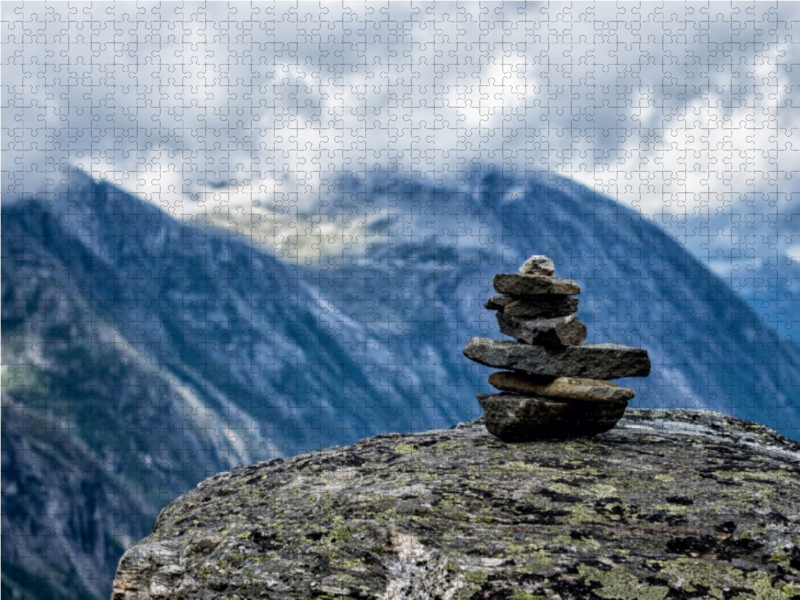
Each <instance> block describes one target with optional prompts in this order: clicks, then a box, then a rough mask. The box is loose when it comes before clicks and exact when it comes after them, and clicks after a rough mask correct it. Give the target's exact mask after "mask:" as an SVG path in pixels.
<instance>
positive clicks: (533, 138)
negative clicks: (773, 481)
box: [2, 2, 800, 218]
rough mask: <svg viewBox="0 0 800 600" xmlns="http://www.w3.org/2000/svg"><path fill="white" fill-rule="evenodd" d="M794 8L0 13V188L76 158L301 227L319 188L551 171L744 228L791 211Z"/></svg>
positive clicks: (166, 200) (22, 9)
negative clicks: (734, 216) (292, 219)
mask: <svg viewBox="0 0 800 600" xmlns="http://www.w3.org/2000/svg"><path fill="white" fill-rule="evenodd" d="M797 15H798V9H797V7H796V5H794V4H792V3H786V4H780V5H779V6H778V5H773V4H770V3H764V4H758V3H756V4H753V5H739V4H733V5H715V4H711V5H709V4H695V3H687V4H673V3H666V4H657V3H649V4H647V5H643V6H641V7H640V6H637V5H633V4H628V3H620V4H611V3H599V4H594V3H580V2H576V3H571V4H569V5H564V4H552V5H551V4H540V3H524V4H520V3H503V4H478V3H463V4H459V3H456V4H454V3H440V4H436V5H434V4H424V5H419V4H417V5H413V6H412V5H411V4H408V3H397V2H392V3H391V4H389V3H367V4H358V5H352V6H345V5H341V4H334V3H330V4H329V3H320V4H310V3H300V4H298V5H291V4H274V5H262V4H256V5H252V6H251V5H245V4H239V3H232V4H227V3H188V2H187V3H181V4H175V3H147V2H139V3H136V4H132V3H111V4H109V3H100V4H97V3H95V4H91V3H72V2H69V3H57V4H46V5H45V4H39V3H26V4H24V5H23V4H22V3H3V6H2V20H3V35H4V50H5V51H4V62H5V65H4V68H3V72H2V85H3V97H4V98H5V106H4V108H3V140H4V144H3V150H4V152H3V157H2V169H3V181H4V187H5V189H6V190H7V191H16V192H19V191H22V190H26V191H31V190H30V188H31V187H32V186H35V185H38V184H39V183H40V182H41V181H42V176H43V174H44V175H46V174H47V173H48V172H52V171H53V170H54V169H56V168H57V167H58V166H59V165H60V164H71V165H77V166H81V167H82V168H83V169H84V170H87V171H90V172H91V173H92V174H94V175H95V176H98V177H104V178H108V179H111V180H113V181H115V182H116V183H118V184H120V185H122V186H124V187H125V188H126V189H128V190H130V191H133V192H136V193H138V194H140V195H143V196H145V197H147V198H148V199H150V200H152V201H153V202H156V203H158V204H160V205H162V206H164V207H170V208H171V209H172V210H173V212H176V213H181V212H185V213H187V214H188V213H202V212H206V213H207V212H213V211H215V210H216V211H217V213H219V208H220V203H228V202H233V203H234V205H235V206H238V207H240V208H244V209H247V207H252V206H254V201H255V200H257V201H259V203H271V204H272V205H273V206H279V207H286V206H291V207H294V208H297V209H299V210H312V211H313V209H314V206H315V205H316V203H318V202H319V198H320V196H321V195H324V194H325V193H326V192H327V183H326V181H327V179H328V177H327V174H329V173H331V172H342V171H352V172H356V173H361V174H366V173H368V172H371V171H373V170H375V169H376V168H384V169H385V168H386V166H387V165H394V166H398V167H400V168H402V169H404V170H406V171H409V172H416V173H419V174H421V176H423V177H425V176H433V175H434V174H435V175H436V177H437V178H439V179H441V180H443V181H445V182H450V183H454V182H458V180H459V178H460V177H463V174H464V173H466V172H469V171H471V169H472V166H473V165H474V164H476V163H483V164H486V165H489V164H494V165H495V166H497V167H500V166H504V168H506V169H508V170H516V171H520V172H525V171H534V170H547V171H552V172H557V173H559V174H562V175H564V176H567V177H570V178H573V179H575V180H577V181H579V182H581V183H584V184H586V185H589V186H591V187H593V188H595V189H597V190H598V191H601V192H603V193H605V194H608V195H610V196H612V197H614V198H617V199H618V200H620V201H621V202H623V203H625V204H628V205H630V206H632V207H634V208H636V209H638V210H640V211H642V212H644V213H646V214H649V215H653V216H654V218H655V217H657V216H658V215H659V214H669V215H673V216H682V215H683V216H684V217H685V218H688V217H690V216H696V215H702V214H716V213H720V212H722V213H725V214H728V213H737V212H742V211H744V210H745V209H746V208H751V207H748V206H746V204H745V202H746V200H745V199H744V198H745V196H746V195H747V194H750V196H751V197H752V195H753V194H760V197H762V198H766V200H764V201H763V202H764V203H763V204H760V205H758V206H756V207H754V208H751V210H750V212H751V213H753V214H754V215H757V214H760V213H761V212H763V211H773V212H774V211H779V212H780V211H791V210H796V209H793V206H794V202H793V201H792V200H793V197H792V191H793V190H794V187H795V186H796V178H795V176H794V175H795V165H796V164H798V161H797V152H798V150H800V148H798V146H797V144H796V142H795V140H796V138H797V123H798V112H797V111H798V108H797V107H794V105H793V99H792V96H793V95H794V94H793V92H794V91H795V89H796V88H797V86H798V85H800V81H798V73H800V70H798V69H797V68H795V65H796V64H797V63H798V62H800V60H798V58H800V53H799V52H798V42H797V41H795V35H794V30H795V29H796V27H795V25H796V23H797ZM220 181H225V182H227V183H228V185H227V187H224V188H223V187H221V186H220V184H219V182H220ZM220 192H225V193H220ZM222 208H225V207H224V206H223V207H222Z"/></svg>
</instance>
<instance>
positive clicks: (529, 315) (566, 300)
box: [484, 294, 578, 319]
mask: <svg viewBox="0 0 800 600" xmlns="http://www.w3.org/2000/svg"><path fill="white" fill-rule="evenodd" d="M484 306H485V308H488V309H489V310H501V311H503V314H505V315H506V316H507V317H520V318H522V319H538V318H545V319H552V318H553V317H566V316H567V315H571V314H572V313H574V312H577V311H578V299H577V298H575V297H573V296H567V295H564V294H541V295H538V296H492V297H491V298H489V300H488V301H487V302H486V304H485V305H484Z"/></svg>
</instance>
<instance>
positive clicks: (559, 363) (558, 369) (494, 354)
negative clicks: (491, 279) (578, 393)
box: [462, 337, 650, 379]
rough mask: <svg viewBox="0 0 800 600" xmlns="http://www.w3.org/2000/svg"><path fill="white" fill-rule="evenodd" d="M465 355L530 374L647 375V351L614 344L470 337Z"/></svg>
mask: <svg viewBox="0 0 800 600" xmlns="http://www.w3.org/2000/svg"><path fill="white" fill-rule="evenodd" d="M462 352H463V354H464V356H466V357H467V358H469V359H470V360H473V361H475V362H477V363H480V364H482V365H487V366H489V367H498V368H501V369H512V370H514V371H524V372H526V373H530V374H532V375H549V376H553V377H586V378H589V379H618V378H620V377H646V376H647V375H649V374H650V359H649V358H648V356H647V350H645V349H643V348H630V347H628V346H618V345H616V344H581V345H579V346H565V347H563V348H550V347H547V346H533V345H530V344H520V343H517V342H505V341H497V340H490V339H487V338H480V337H475V338H472V339H471V340H470V341H469V342H468V343H467V345H466V346H465V347H464V350H462Z"/></svg>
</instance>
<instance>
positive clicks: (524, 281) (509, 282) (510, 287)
mask: <svg viewBox="0 0 800 600" xmlns="http://www.w3.org/2000/svg"><path fill="white" fill-rule="evenodd" d="M492 283H493V284H494V289H496V290H497V291H498V292H500V293H501V294H508V295H510V296H532V295H535V294H580V293H581V288H580V286H579V285H578V284H577V283H575V282H574V281H572V280H571V279H559V278H558V277H543V276H541V275H517V274H516V273H498V274H497V275H495V276H494V279H493V281H492Z"/></svg>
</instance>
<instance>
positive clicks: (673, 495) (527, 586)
mask: <svg viewBox="0 0 800 600" xmlns="http://www.w3.org/2000/svg"><path fill="white" fill-rule="evenodd" d="M144 598H151V599H153V600H156V599H159V598H174V599H178V600H180V599H184V598H185V599H188V598H242V599H244V598H375V599H378V598H383V599H387V600H388V599H390V598H403V599H405V598H408V599H411V598H442V599H457V598H475V599H477V598H509V599H516V600H520V599H523V598H524V599H531V598H549V599H553V600H555V599H560V600H568V599H599V598H606V599H612V598H616V599H625V598H631V599H637V600H638V599H653V600H662V599H677V598H684V599H688V598H720V599H725V600H732V599H737V600H742V599H745V598H761V599H771V598H776V599H777V598H800V444H798V443H796V442H792V441H790V440H788V439H786V438H783V437H781V436H779V435H778V434H776V433H775V432H773V431H771V430H770V429H767V428H765V427H762V426H759V425H754V424H751V423H745V422H742V421H737V420H734V419H731V418H728V417H724V416H722V415H719V414H715V413H709V412H701V411H685V410H672V411H655V410H646V409H628V411H627V413H626V415H625V417H624V418H623V419H622V420H621V421H620V422H619V424H618V425H617V427H616V428H615V429H612V430H611V431H608V432H605V433H602V434H599V435H597V436H595V437H591V438H575V439H567V440H550V441H534V442H526V443H517V444H506V443H504V442H502V441H500V440H498V439H497V438H495V437H494V436H492V435H490V434H489V433H488V432H487V431H486V429H485V428H484V427H483V424H482V423H481V422H480V420H478V421H472V422H470V423H464V424H461V425H458V426H456V427H455V428H452V429H447V430H435V431H430V432H425V433H419V434H413V435H401V434H389V435H382V436H378V437H374V438H369V439H365V440H362V441H361V442H359V443H357V444H354V445H352V446H347V447H337V448H330V449H327V450H323V451H320V452H312V453H309V454H305V455H301V456H298V457H295V458H292V459H288V460H286V459H276V460H272V461H267V462H260V463H254V464H251V465H248V466H245V467H240V468H237V469H234V470H232V471H228V472H225V473H220V474H218V475H216V476H214V477H212V478H210V479H208V480H206V481H204V482H202V483H201V484H200V485H199V486H198V487H197V488H195V489H194V490H192V491H191V492H189V493H187V494H185V495H184V496H182V497H180V498H179V499H178V500H176V501H175V502H173V503H172V504H171V505H169V506H168V507H167V508H165V509H164V510H163V511H162V513H161V515H160V516H159V518H158V521H157V523H156V525H155V527H154V530H153V533H152V534H151V535H150V536H149V537H147V538H145V539H144V540H141V541H140V542H139V543H138V544H136V545H135V546H134V547H133V548H131V549H130V550H129V551H128V552H127V553H126V554H125V555H124V556H123V558H122V560H121V562H120V564H119V567H118V569H117V576H116V580H115V583H114V600H123V599H124V600H133V599H144Z"/></svg>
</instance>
